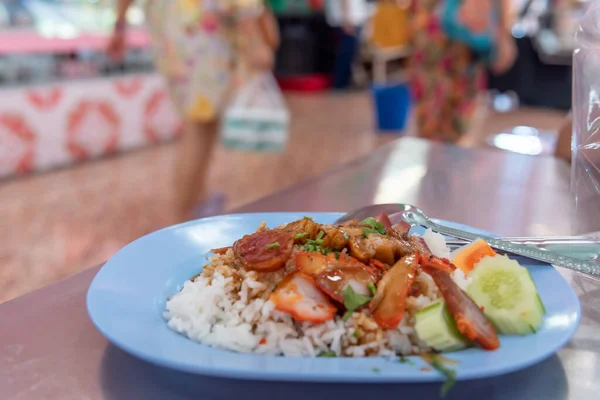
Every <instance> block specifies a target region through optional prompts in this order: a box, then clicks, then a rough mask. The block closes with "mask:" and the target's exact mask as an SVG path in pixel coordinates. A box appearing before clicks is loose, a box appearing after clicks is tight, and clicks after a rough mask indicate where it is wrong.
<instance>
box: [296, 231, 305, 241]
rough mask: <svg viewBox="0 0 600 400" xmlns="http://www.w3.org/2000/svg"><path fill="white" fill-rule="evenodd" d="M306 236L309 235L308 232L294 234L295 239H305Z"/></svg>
mask: <svg viewBox="0 0 600 400" xmlns="http://www.w3.org/2000/svg"><path fill="white" fill-rule="evenodd" d="M305 236H308V232H300V233H299V234H297V235H296V236H294V240H300V239H304V237H305Z"/></svg>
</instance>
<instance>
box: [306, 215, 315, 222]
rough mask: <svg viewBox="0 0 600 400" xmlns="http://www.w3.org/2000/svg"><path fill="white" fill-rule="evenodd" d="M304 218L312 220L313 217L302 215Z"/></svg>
mask: <svg viewBox="0 0 600 400" xmlns="http://www.w3.org/2000/svg"><path fill="white" fill-rule="evenodd" d="M304 219H307V220H309V221H312V220H313V219H312V217H307V216H306V215H305V216H304Z"/></svg>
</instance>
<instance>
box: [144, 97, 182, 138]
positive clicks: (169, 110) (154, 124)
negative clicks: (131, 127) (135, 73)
mask: <svg viewBox="0 0 600 400" xmlns="http://www.w3.org/2000/svg"><path fill="white" fill-rule="evenodd" d="M180 132H181V121H180V119H179V118H178V117H177V115H176V113H175V112H174V110H173V105H172V103H171V100H170V98H169V95H168V94H167V92H166V91H165V90H164V89H157V90H155V91H154V92H152V93H151V94H150V96H148V99H147V100H146V102H145V105H144V134H145V135H146V137H147V138H148V139H149V140H150V142H151V143H158V142H160V141H163V140H166V139H169V138H171V137H173V136H176V135H178V134H179V133H180Z"/></svg>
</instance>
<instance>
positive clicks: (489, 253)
mask: <svg viewBox="0 0 600 400" xmlns="http://www.w3.org/2000/svg"><path fill="white" fill-rule="evenodd" d="M495 255H496V252H495V251H494V249H492V248H491V247H490V245H489V244H487V243H486V242H485V241H484V240H483V239H477V240H476V241H474V242H473V243H469V244H466V245H464V246H462V247H460V248H458V249H456V250H454V251H453V252H452V256H451V257H449V258H451V260H452V263H453V264H454V265H456V267H457V268H460V269H461V270H462V271H463V272H464V273H465V274H468V273H469V272H471V271H472V270H473V268H474V267H475V265H476V264H477V263H478V262H480V261H481V260H483V258H485V257H493V256H495Z"/></svg>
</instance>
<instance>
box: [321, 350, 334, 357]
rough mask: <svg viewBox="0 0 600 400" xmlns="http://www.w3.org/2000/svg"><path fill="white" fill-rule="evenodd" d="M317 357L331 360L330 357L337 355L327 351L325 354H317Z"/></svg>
mask: <svg viewBox="0 0 600 400" xmlns="http://www.w3.org/2000/svg"><path fill="white" fill-rule="evenodd" d="M319 357H326V358H331V357H337V354H336V353H335V351H333V350H329V351H326V352H325V353H321V354H319Z"/></svg>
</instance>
